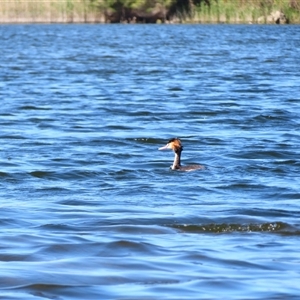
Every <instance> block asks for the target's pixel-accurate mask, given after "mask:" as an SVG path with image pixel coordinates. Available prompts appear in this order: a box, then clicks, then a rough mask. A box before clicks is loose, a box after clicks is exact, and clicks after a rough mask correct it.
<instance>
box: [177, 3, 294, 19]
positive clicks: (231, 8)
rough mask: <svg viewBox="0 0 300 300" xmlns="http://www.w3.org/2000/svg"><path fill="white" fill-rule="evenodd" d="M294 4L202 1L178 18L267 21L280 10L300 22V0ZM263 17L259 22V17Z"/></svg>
mask: <svg viewBox="0 0 300 300" xmlns="http://www.w3.org/2000/svg"><path fill="white" fill-rule="evenodd" d="M294 4H295V5H294V6H292V2H291V0H274V1H268V0H265V1H263V0H262V1H259V0H248V1H247V0H244V1H243V0H227V1H226V0H218V1H211V2H210V5H207V4H205V3H204V2H202V4H201V5H198V6H194V7H193V9H192V10H191V11H190V12H188V13H187V12H183V13H178V14H177V18H178V19H179V20H180V21H181V22H184V23H230V24H241V23H242V24H249V23H253V24H256V23H265V22H267V18H268V16H269V15H270V14H271V13H272V12H274V11H280V12H282V13H284V15H285V16H286V17H287V18H288V20H289V22H290V23H292V24H299V23H300V0H299V1H298V0H296V1H295V2H294ZM259 18H260V19H261V21H260V22H259V21H258V19H259Z"/></svg>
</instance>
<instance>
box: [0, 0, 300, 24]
mask: <svg viewBox="0 0 300 300" xmlns="http://www.w3.org/2000/svg"><path fill="white" fill-rule="evenodd" d="M0 23H1V24H8V23H175V24H176V23H195V24H196V23H199V24H218V23H226V24H287V23H291V24H300V1H299V0H0Z"/></svg>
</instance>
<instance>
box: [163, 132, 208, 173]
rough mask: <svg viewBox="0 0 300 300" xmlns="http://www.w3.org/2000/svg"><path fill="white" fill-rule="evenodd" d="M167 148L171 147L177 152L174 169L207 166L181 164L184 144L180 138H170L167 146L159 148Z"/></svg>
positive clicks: (185, 169)
mask: <svg viewBox="0 0 300 300" xmlns="http://www.w3.org/2000/svg"><path fill="white" fill-rule="evenodd" d="M167 149H171V150H173V151H174V153H175V157H174V162H173V165H172V166H171V169H172V170H180V171H193V170H199V169H205V167H204V166H202V165H189V166H181V164H180V156H181V152H182V150H183V146H182V144H181V141H180V139H178V138H173V139H170V140H169V141H168V143H167V145H166V146H163V147H161V148H158V150H167Z"/></svg>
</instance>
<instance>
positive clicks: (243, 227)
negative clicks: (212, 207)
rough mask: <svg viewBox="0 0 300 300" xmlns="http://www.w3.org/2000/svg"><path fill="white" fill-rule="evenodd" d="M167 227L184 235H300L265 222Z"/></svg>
mask: <svg viewBox="0 0 300 300" xmlns="http://www.w3.org/2000/svg"><path fill="white" fill-rule="evenodd" d="M168 227H172V228H176V229H179V230H180V231H182V232H186V233H231V232H277V233H285V234H289V233H290V234H295V235H300V231H299V230H297V229H296V228H294V227H293V226H291V225H289V224H287V223H283V222H267V223H262V224H234V223H233V224H226V223H222V224H215V223H212V224H203V225H194V224H190V225H188V224H176V225H170V226H168Z"/></svg>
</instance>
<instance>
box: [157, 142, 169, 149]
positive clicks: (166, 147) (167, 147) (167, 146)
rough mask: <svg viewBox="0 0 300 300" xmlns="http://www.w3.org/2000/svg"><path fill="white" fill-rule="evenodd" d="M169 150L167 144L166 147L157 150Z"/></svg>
mask: <svg viewBox="0 0 300 300" xmlns="http://www.w3.org/2000/svg"><path fill="white" fill-rule="evenodd" d="M168 149H170V148H169V143H168V144H167V145H166V146H163V147H160V148H158V150H168Z"/></svg>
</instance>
